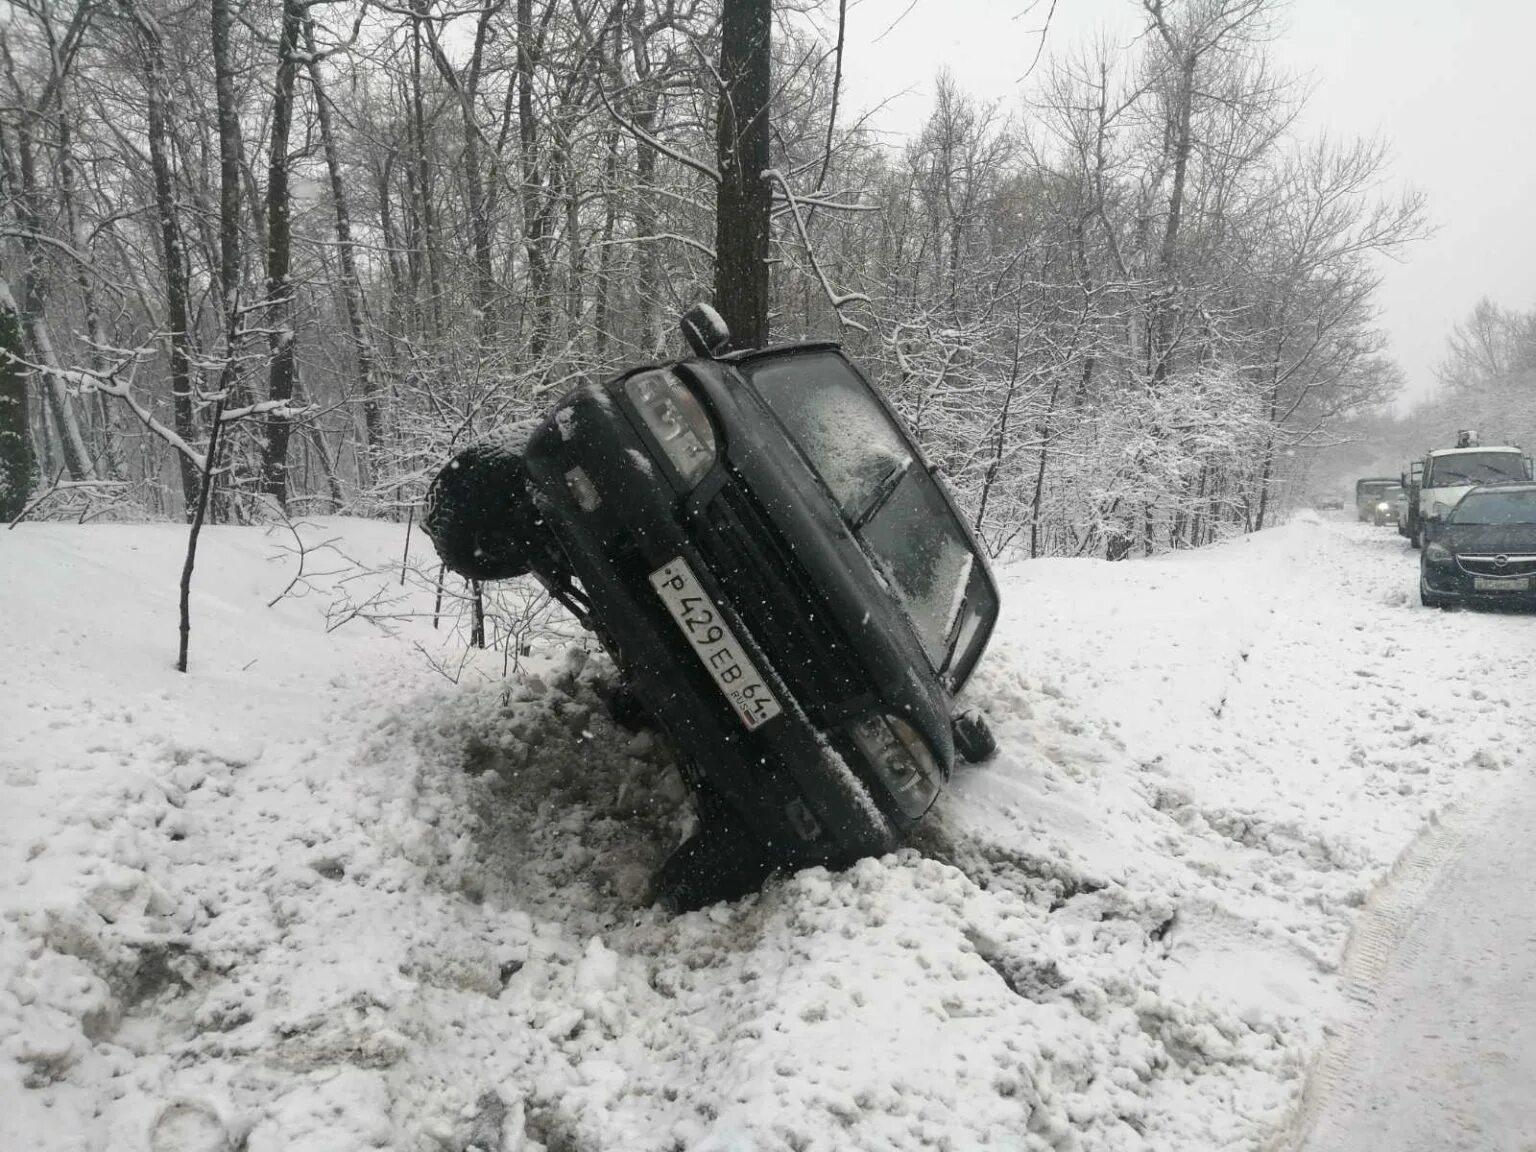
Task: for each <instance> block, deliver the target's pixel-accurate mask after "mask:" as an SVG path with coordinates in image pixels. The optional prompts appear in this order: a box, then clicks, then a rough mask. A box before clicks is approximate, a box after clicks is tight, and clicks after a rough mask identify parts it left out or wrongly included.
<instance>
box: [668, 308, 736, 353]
mask: <svg viewBox="0 0 1536 1152" xmlns="http://www.w3.org/2000/svg"><path fill="white" fill-rule="evenodd" d="M678 326H679V327H680V328H682V330H683V339H684V340H686V341H688V347H689V348H691V349H693V354H694V355H695V356H698V357H699V358H701V359H703V360H713V359H714V358H715V357H717V356H719V355H720V354H721V353H723V352H724V351H725V350H726V347H727V346H728V345H729V344H730V342H731V330H730V329H729V328H727V327H726V325H725V320H724V319H722V318H721V316H720V313H718V312H716V311H715V310H714V309H713V308H711V307H710V306H709V305H708V304H702V303H701V304H695V305H694V306H693V307H692V308H690V309H688V311H686V312H684V313H683V318H682V319H681V320H680V321H678Z"/></svg>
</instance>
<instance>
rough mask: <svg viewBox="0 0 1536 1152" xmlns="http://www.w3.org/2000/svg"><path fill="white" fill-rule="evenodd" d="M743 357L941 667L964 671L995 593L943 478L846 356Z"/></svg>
mask: <svg viewBox="0 0 1536 1152" xmlns="http://www.w3.org/2000/svg"><path fill="white" fill-rule="evenodd" d="M745 367H746V368H747V369H748V370H749V371H750V372H751V374H752V383H753V384H754V385H755V386H756V387H757V390H758V392H759V393H760V394H761V395H762V397H763V399H764V400H766V401H767V402H768V406H769V408H771V409H772V410H773V413H774V415H775V416H777V417H778V418H779V420H780V421H781V422H782V423H783V425H784V427H785V428H786V429H787V430H788V432H789V434H790V436H791V437H792V438H793V439H794V440H795V442H796V443H797V444H798V445H799V447H800V450H801V452H803V453H804V455H805V457H806V459H807V460H808V461H809V463H810V465H811V467H812V468H813V469H814V470H815V471H816V473H817V475H819V476H820V477H821V480H822V482H823V483H824V484H825V485H826V486H827V489H828V491H830V492H831V494H832V498H833V500H835V501H836V502H837V505H838V507H839V509H840V510H841V511H842V513H843V517H844V518H845V519H846V520H847V521H848V523H849V524H850V525H851V526H853V527H854V528H855V529H856V530H857V532H858V534H859V536H860V538H861V539H862V540H863V541H864V545H865V547H866V548H867V549H868V550H869V551H870V553H871V554H872V556H873V558H874V560H875V563H876V566H877V568H878V569H879V571H880V573H881V575H882V576H883V577H884V578H885V580H886V582H887V583H888V585H889V586H890V588H891V591H892V592H893V593H894V594H895V596H896V598H897V600H899V601H900V603H901V605H902V607H903V608H904V609H905V610H906V614H907V618H908V619H909V620H911V622H912V628H913V631H914V632H916V633H917V638H918V640H919V641H921V643H922V645H923V651H924V652H925V653H926V654H927V656H928V659H929V660H930V662H932V664H933V666H934V668H936V669H939V670H943V669H945V667H946V665H948V666H949V667H950V668H951V669H952V671H953V672H954V673H957V674H959V675H964V673H965V672H966V671H967V670H968V668H969V664H970V662H971V659H972V657H973V649H975V648H977V647H979V644H978V642H979V641H985V639H986V633H987V631H988V630H989V628H990V625H991V621H992V619H993V618H994V617H995V616H996V614H997V598H996V596H995V594H994V593H993V591H992V586H991V582H990V581H989V580H988V579H987V577H986V569H985V565H983V564H981V563H979V562H978V561H977V558H976V556H975V554H974V552H973V551H972V548H971V542H970V538H969V537H968V536H967V535H966V533H965V530H964V528H963V527H962V526H961V524H960V523H959V521H958V520H957V519H956V517H955V513H954V510H953V509H952V508H951V507H950V504H949V502H948V500H946V499H945V497H944V493H943V492H942V491H941V490H940V488H939V486H938V482H937V481H936V480H934V478H933V477H932V476H931V475H930V474H929V472H928V470H927V469H926V468H924V467H923V466H922V464H921V462H920V461H916V460H915V459H914V457H913V453H912V450H911V448H910V447H909V446H908V444H907V441H906V439H905V437H903V436H902V434H901V432H900V431H899V430H898V429H897V427H896V426H895V424H894V423H893V422H892V420H891V417H890V415H889V414H888V413H887V412H886V410H885V408H884V407H883V406H882V405H881V404H880V401H879V400H878V399H877V398H876V397H875V396H874V395H872V394H871V392H870V390H869V386H868V385H867V384H865V383H864V381H863V379H862V378H861V377H859V376H858V375H857V374H856V373H855V372H854V371H853V369H852V368H850V367H849V365H848V363H847V362H846V361H845V360H843V358H842V357H841V356H838V355H836V354H835V353H831V352H817V353H799V354H796V355H792V356H787V357H784V358H782V359H774V360H767V361H764V362H762V363H760V364H752V363H748V364H747V365H745ZM951 651H953V653H954V655H953V657H952V658H951V657H950V653H951Z"/></svg>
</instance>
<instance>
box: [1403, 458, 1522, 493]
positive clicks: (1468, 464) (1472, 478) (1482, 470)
mask: <svg viewBox="0 0 1536 1152" xmlns="http://www.w3.org/2000/svg"><path fill="white" fill-rule="evenodd" d="M1429 469H1430V471H1429V476H1428V478H1427V479H1426V480H1425V481H1424V487H1426V488H1452V487H1455V486H1456V485H1458V484H1486V483H1488V481H1490V480H1524V479H1525V463H1524V461H1523V460H1522V458H1521V456H1520V453H1518V452H1459V453H1457V454H1456V455H1455V456H1436V457H1435V458H1434V459H1433V460H1432V461H1430V466H1429Z"/></svg>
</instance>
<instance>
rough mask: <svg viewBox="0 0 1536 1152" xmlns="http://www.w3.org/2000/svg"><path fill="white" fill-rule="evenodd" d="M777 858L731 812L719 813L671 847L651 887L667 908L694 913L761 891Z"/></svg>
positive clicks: (658, 900)
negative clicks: (711, 905) (700, 909)
mask: <svg viewBox="0 0 1536 1152" xmlns="http://www.w3.org/2000/svg"><path fill="white" fill-rule="evenodd" d="M778 862H779V861H778V860H777V859H776V858H775V857H774V856H773V854H772V853H770V852H769V851H768V849H767V847H766V846H765V845H764V844H762V843H761V842H760V841H759V840H758V839H757V838H756V837H755V836H753V835H752V833H751V832H750V831H749V830H748V829H747V827H746V825H744V824H743V823H742V822H741V821H740V820H739V819H737V818H735V816H734V815H733V814H724V813H715V814H712V815H710V816H708V817H706V818H704V819H703V821H702V822H701V823H700V825H699V830H698V831H697V832H695V833H694V834H693V835H692V836H690V837H688V839H686V840H684V841H683V842H682V843H681V844H679V845H678V846H677V847H676V848H675V849H673V851H672V855H670V856H668V857H667V860H666V863H664V864H663V865H662V866H661V869H660V871H658V872H657V873H656V876H655V879H654V880H653V881H652V890H653V892H654V893H655V900H656V903H657V904H660V905H661V906H662V907H663V908H665V909H666V910H667V911H668V912H673V913H678V912H692V911H694V910H695V909H697V908H703V907H705V906H706V905H708V904H716V903H719V902H720V901H721V900H736V899H739V898H740V897H742V896H745V895H746V894H747V893H749V892H755V891H757V889H758V888H760V887H762V883H763V881H764V880H766V879H767V878H768V874H769V873H770V872H772V871H773V869H774V867H775V866H776V865H777V864H778Z"/></svg>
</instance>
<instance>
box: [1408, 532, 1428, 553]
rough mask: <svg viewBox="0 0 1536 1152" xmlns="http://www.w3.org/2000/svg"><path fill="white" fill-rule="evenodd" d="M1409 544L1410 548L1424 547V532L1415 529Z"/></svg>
mask: <svg viewBox="0 0 1536 1152" xmlns="http://www.w3.org/2000/svg"><path fill="white" fill-rule="evenodd" d="M1408 546H1409V547H1410V548H1422V547H1424V533H1422V532H1420V531H1419V530H1418V529H1417V528H1415V529H1413V532H1412V534H1411V535H1410V536H1409V537H1408Z"/></svg>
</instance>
